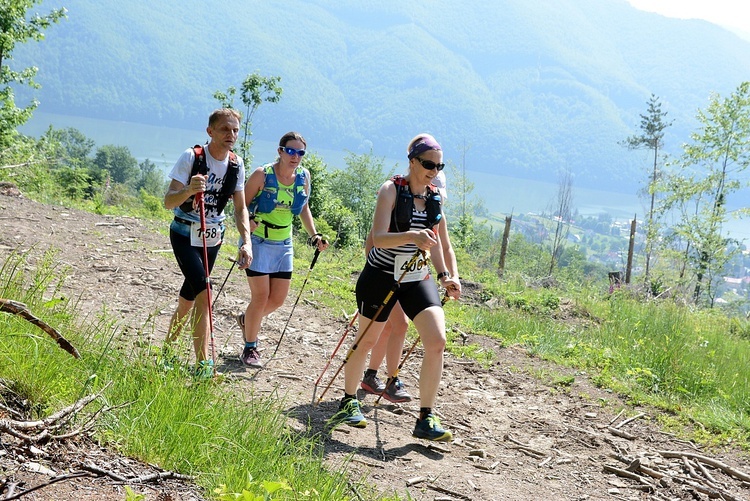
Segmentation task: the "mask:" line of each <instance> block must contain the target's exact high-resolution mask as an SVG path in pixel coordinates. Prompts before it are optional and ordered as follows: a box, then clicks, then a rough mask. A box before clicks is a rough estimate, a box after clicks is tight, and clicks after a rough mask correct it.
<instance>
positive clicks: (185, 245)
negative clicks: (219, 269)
mask: <svg viewBox="0 0 750 501" xmlns="http://www.w3.org/2000/svg"><path fill="white" fill-rule="evenodd" d="M169 241H170V242H172V251H173V252H174V257H175V258H177V264H178V265H179V266H180V270H181V271H182V274H183V275H184V277H185V281H184V282H182V288H181V289H180V297H182V298H184V299H187V300H188V301H195V296H197V295H198V294H200V293H201V292H203V291H204V290H206V269H205V267H204V265H203V247H193V246H192V245H190V237H186V236H184V235H180V234H179V233H176V232H175V231H173V230H169ZM220 248H221V245H217V246H216V247H209V248H208V249H207V250H208V272H209V273H211V270H213V269H214V263H215V262H216V256H218V255H219V249H220Z"/></svg>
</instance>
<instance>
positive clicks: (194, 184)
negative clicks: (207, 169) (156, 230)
mask: <svg viewBox="0 0 750 501" xmlns="http://www.w3.org/2000/svg"><path fill="white" fill-rule="evenodd" d="M205 190H206V176H201V175H200V174H196V175H195V176H193V177H191V178H190V183H188V185H187V186H185V185H184V184H182V183H181V182H179V181H176V180H174V179H172V182H171V183H169V188H167V193H166V194H165V195H164V207H166V208H167V209H168V210H172V209H174V208H175V207H179V206H180V205H182V204H183V203H184V202H185V201H186V200H187V199H188V198H190V197H192V196H193V195H195V194H196V193H200V192H202V191H205Z"/></svg>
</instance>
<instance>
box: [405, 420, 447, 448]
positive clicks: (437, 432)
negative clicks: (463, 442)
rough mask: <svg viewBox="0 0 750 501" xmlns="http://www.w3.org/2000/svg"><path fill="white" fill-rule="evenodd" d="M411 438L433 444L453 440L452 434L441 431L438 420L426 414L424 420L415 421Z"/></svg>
mask: <svg viewBox="0 0 750 501" xmlns="http://www.w3.org/2000/svg"><path fill="white" fill-rule="evenodd" d="M411 436H412V437H416V438H424V439H425V440H432V441H434V442H450V441H451V440H453V433H451V432H450V431H448V430H446V429H443V427H442V426H440V420H439V419H438V418H437V416H435V415H433V414H427V417H426V418H424V419H417V424H416V425H415V426H414V431H413V432H412V434H411Z"/></svg>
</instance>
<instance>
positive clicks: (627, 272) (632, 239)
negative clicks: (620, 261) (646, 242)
mask: <svg viewBox="0 0 750 501" xmlns="http://www.w3.org/2000/svg"><path fill="white" fill-rule="evenodd" d="M634 245H635V216H633V220H632V221H631V222H630V244H629V245H628V266H627V268H625V283H626V284H629V283H630V273H631V271H632V269H633V246H634Z"/></svg>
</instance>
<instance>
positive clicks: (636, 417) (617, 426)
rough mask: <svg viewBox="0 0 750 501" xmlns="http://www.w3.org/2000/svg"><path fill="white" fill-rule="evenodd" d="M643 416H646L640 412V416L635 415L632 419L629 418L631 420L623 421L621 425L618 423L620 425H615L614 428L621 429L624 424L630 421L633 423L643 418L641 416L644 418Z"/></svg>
mask: <svg viewBox="0 0 750 501" xmlns="http://www.w3.org/2000/svg"><path fill="white" fill-rule="evenodd" d="M645 415H646V413H645V412H641V413H640V414H636V415H635V416H633V417H631V418H628V419H626V420H625V421H623V422H622V423H620V424H618V425H616V426H615V428H622V427H623V426H625V425H626V424H628V423H629V422H631V421H635V420H636V419H638V418H641V417H643V416H645Z"/></svg>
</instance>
